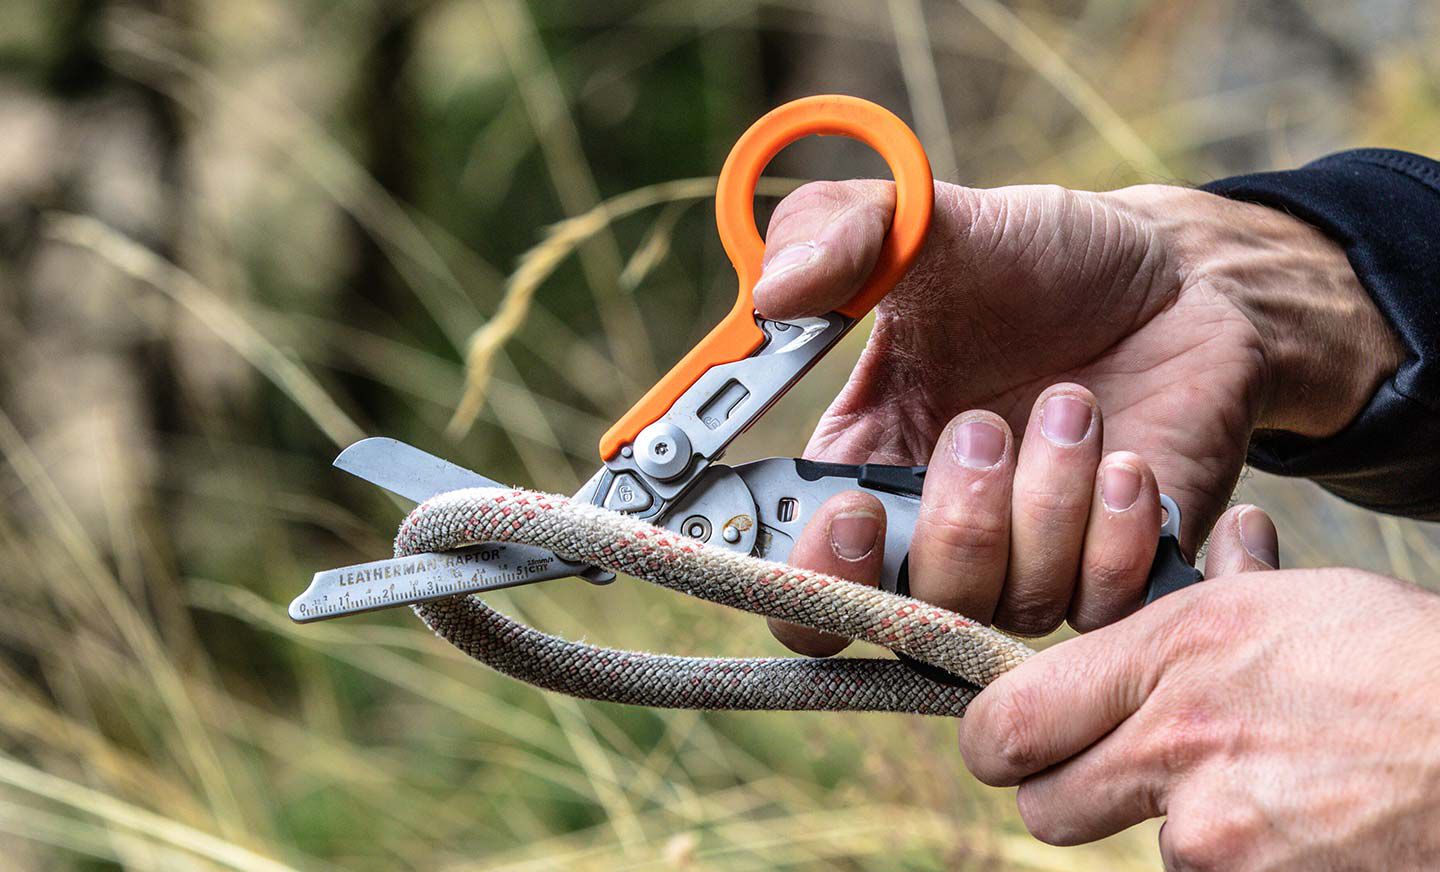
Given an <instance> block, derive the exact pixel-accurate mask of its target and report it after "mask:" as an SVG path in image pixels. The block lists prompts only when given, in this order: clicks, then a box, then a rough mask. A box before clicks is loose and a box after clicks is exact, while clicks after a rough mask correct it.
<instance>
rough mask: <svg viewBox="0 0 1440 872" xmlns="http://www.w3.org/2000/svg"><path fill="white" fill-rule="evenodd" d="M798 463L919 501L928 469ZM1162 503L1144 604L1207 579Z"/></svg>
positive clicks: (946, 676)
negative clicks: (1188, 555)
mask: <svg viewBox="0 0 1440 872" xmlns="http://www.w3.org/2000/svg"><path fill="white" fill-rule="evenodd" d="M795 464H796V473H797V475H800V476H801V478H805V479H810V478H815V477H821V476H824V477H832V476H833V477H839V478H845V479H849V480H851V481H853V482H854V483H855V484H856V485H858V486H859V487H860V488H861V489H864V490H871V491H882V492H885V493H891V494H899V495H903V496H909V497H914V498H916V499H918V498H919V497H920V491H921V487H922V486H923V484H924V482H925V470H926V467H923V466H886V465H882V464H877V463H867V464H862V465H859V466H854V465H850V464H841V463H816V462H814V461H809V460H797V461H795ZM1160 503H1161V505H1163V506H1164V508H1165V520H1164V523H1163V524H1161V525H1160V541H1159V542H1158V543H1157V544H1156V547H1155V559H1154V560H1153V561H1151V564H1150V574H1149V576H1148V577H1147V578H1146V582H1145V605H1149V604H1150V603H1153V602H1154V601H1155V600H1157V599H1159V598H1160V597H1162V596H1165V595H1166V594H1170V593H1174V592H1175V591H1177V590H1181V589H1182V588H1186V587H1189V586H1190V585H1192V584H1195V583H1196V582H1199V581H1202V580H1203V579H1204V575H1202V574H1201V573H1200V570H1198V569H1196V568H1195V567H1193V566H1191V565H1190V563H1189V562H1188V561H1187V560H1186V559H1185V555H1184V553H1182V552H1181V550H1180V508H1179V507H1178V506H1176V505H1175V501H1174V500H1172V499H1170V498H1169V497H1168V496H1165V495H1164V494H1161V495H1160ZM908 569H909V556H908V555H906V559H905V562H904V563H902V564H901V566H900V572H899V574H898V575H897V576H896V579H895V592H896V593H898V594H901V595H904V596H909V595H910V576H909V572H908ZM896 656H897V657H899V658H900V659H901V660H903V661H904V662H905V664H906V665H908V666H910V667H911V668H912V669H914V670H916V671H917V672H919V673H920V674H922V675H924V676H926V677H927V678H930V679H933V680H935V681H939V682H942V683H944V684H952V685H960V686H966V685H967V682H966V681H965V680H964V679H962V678H959V677H958V676H955V675H952V674H951V673H949V672H946V671H945V670H943V669H941V668H939V667H938V666H932V665H930V664H928V663H924V662H922V661H920V660H916V659H915V658H913V657H910V656H908V655H906V654H902V653H898V652H897V654H896Z"/></svg>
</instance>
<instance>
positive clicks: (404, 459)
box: [335, 436, 615, 584]
mask: <svg viewBox="0 0 1440 872" xmlns="http://www.w3.org/2000/svg"><path fill="white" fill-rule="evenodd" d="M335 466H336V467H337V468H339V469H343V470H345V471H346V472H348V473H350V474H351V475H353V476H355V477H357V478H362V479H364V480H365V481H368V482H370V483H371V484H373V485H378V486H379V487H383V488H384V489H385V490H388V491H390V492H391V493H393V494H397V495H398V496H402V497H404V498H405V499H407V500H410V501H412V502H416V503H423V502H424V501H426V500H428V499H430V498H431V497H433V496H435V495H436V494H443V493H445V492H446V491H452V490H460V489H461V488H467V487H502V488H503V487H508V485H505V484H501V483H500V482H498V481H495V480H494V479H490V478H486V477H485V476H483V475H481V474H480V473H478V472H471V471H470V470H468V469H466V468H465V467H463V466H457V465H455V464H453V463H451V462H450V461H448V460H445V459H444V458H440V457H436V456H435V455H433V454H429V453H427V452H424V451H421V450H420V449H419V448H416V447H415V446H413V445H407V444H406V443H404V442H401V441H400V440H398V439H390V438H388V437H385V436H371V437H370V438H368V439H361V440H360V441H359V442H356V443H355V444H353V445H351V446H350V447H349V448H346V449H345V450H344V451H342V452H340V456H339V457H336V458H335ZM581 492H582V493H583V492H584V488H582V489H581ZM586 501H588V497H587V498H586ZM509 547H510V548H511V550H512V552H518V554H517V559H519V558H520V557H523V558H525V559H527V560H542V559H546V558H549V559H552V560H559V562H560V563H561V564H562V565H563V566H567V567H569V568H570V572H569V573H568V574H570V575H578V576H580V577H581V578H583V579H585V580H586V581H588V582H590V583H591V584H609V583H610V582H612V581H614V580H615V573H613V572H610V571H608V570H605V569H601V568H600V567H598V566H586V565H585V564H583V563H572V562H570V561H568V560H560V559H559V558H558V557H555V555H553V554H551V553H550V552H549V551H546V550H544V549H542V548H532V547H530V546H528V545H511V546H509ZM560 577H563V576H556V575H551V576H547V578H536V579H535V581H545V580H548V579H549V578H560Z"/></svg>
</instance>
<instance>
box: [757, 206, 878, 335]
mask: <svg viewBox="0 0 1440 872" xmlns="http://www.w3.org/2000/svg"><path fill="white" fill-rule="evenodd" d="M894 214H895V186H894V185H893V184H891V183H890V182H882V181H876V180H864V181H853V182H811V183H809V184H807V185H803V186H801V187H799V188H797V189H795V190H794V191H792V192H791V193H790V195H789V196H787V197H786V198H785V199H784V200H781V201H780V205H779V206H776V207H775V213H774V214H773V215H771V216H770V229H769V231H767V232H766V234H765V260H764V267H763V269H762V271H761V273H760V280H759V281H758V282H756V284H755V308H756V309H758V310H759V311H760V314H762V315H764V316H765V317H767V318H780V319H784V318H797V317H803V316H806V315H818V314H822V313H825V312H830V311H833V310H835V309H837V308H839V307H840V306H843V305H845V303H847V302H849V301H850V298H852V297H854V296H855V294H856V293H857V292H858V291H859V290H860V286H861V285H862V284H864V283H865V279H866V278H868V277H869V275H870V272H871V270H873V269H874V268H875V260H876V259H877V258H878V257H879V256H880V245H881V243H882V242H884V240H885V234H886V233H887V232H889V229H890V219H891V217H892V216H893V215H894Z"/></svg>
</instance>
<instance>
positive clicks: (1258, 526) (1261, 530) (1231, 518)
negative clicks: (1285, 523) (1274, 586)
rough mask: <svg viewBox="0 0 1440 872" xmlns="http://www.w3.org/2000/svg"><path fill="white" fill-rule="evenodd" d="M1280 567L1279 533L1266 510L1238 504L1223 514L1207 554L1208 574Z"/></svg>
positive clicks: (1216, 525) (1224, 574)
mask: <svg viewBox="0 0 1440 872" xmlns="http://www.w3.org/2000/svg"><path fill="white" fill-rule="evenodd" d="M1279 568H1280V534H1279V533H1278V532H1277V531H1276V530H1275V522H1274V521H1271V520H1270V516H1269V515H1267V514H1265V512H1264V510H1263V509H1259V508H1257V507H1255V506H1249V505H1245V506H1235V507H1234V508H1232V509H1230V510H1229V511H1228V512H1226V513H1225V514H1223V515H1221V516H1220V520H1219V521H1218V522H1217V523H1216V524H1215V531H1214V532H1213V533H1211V534H1210V545H1209V549H1208V550H1207V551H1206V553H1205V577H1206V578H1220V577H1222V576H1226V575H1238V574H1240V573H1242V572H1259V571H1264V570H1267V569H1279Z"/></svg>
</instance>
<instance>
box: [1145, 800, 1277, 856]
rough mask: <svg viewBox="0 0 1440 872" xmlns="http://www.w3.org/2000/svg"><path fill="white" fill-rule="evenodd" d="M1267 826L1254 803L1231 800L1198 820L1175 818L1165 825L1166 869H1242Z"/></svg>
mask: <svg viewBox="0 0 1440 872" xmlns="http://www.w3.org/2000/svg"><path fill="white" fill-rule="evenodd" d="M1264 828H1265V821H1264V817H1263V815H1262V814H1261V813H1260V812H1259V810H1258V809H1257V808H1256V807H1255V806H1254V805H1253V804H1251V803H1232V804H1230V805H1229V806H1227V807H1226V808H1225V809H1224V811H1223V813H1220V814H1216V815H1205V816H1202V817H1200V818H1199V819H1193V818H1190V819H1187V818H1176V817H1172V818H1170V820H1169V821H1168V822H1167V824H1166V826H1165V841H1166V850H1165V854H1166V855H1167V859H1168V861H1169V862H1168V863H1167V864H1166V865H1167V868H1170V869H1172V870H1175V872H1181V870H1183V872H1212V870H1216V872H1218V870H1229V869H1236V868H1240V867H1241V865H1242V858H1243V857H1244V856H1245V855H1246V854H1247V853H1248V851H1249V847H1250V846H1251V845H1252V844H1254V842H1255V840H1256V837H1257V836H1258V835H1260V834H1261V833H1262V832H1263V830H1264Z"/></svg>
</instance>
